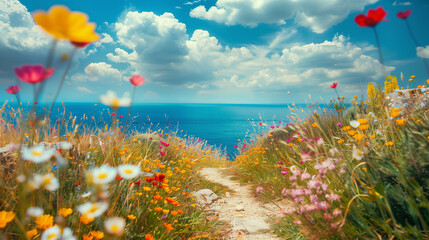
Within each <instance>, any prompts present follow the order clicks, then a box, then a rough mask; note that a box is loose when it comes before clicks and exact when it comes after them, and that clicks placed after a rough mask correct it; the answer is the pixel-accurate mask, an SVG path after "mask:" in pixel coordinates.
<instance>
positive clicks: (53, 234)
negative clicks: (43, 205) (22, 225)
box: [40, 226, 61, 240]
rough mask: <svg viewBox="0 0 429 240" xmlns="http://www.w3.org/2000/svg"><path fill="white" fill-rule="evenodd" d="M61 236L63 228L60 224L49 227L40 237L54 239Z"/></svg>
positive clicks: (44, 239)
mask: <svg viewBox="0 0 429 240" xmlns="http://www.w3.org/2000/svg"><path fill="white" fill-rule="evenodd" d="M60 238H61V229H60V227H58V226H55V227H49V228H47V229H46V230H45V231H44V232H43V233H42V236H41V237H40V239H43V240H48V239H49V240H52V239H55V240H56V239H60Z"/></svg>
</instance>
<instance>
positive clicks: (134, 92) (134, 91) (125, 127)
mask: <svg viewBox="0 0 429 240" xmlns="http://www.w3.org/2000/svg"><path fill="white" fill-rule="evenodd" d="M136 88H137V87H136V86H134V88H133V94H132V96H131V104H130V106H129V107H128V113H127V120H126V121H125V125H124V134H125V133H126V132H127V126H128V120H130V113H131V106H132V105H133V102H134V95H136Z"/></svg>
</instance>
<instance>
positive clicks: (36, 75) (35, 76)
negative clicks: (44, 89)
mask: <svg viewBox="0 0 429 240" xmlns="http://www.w3.org/2000/svg"><path fill="white" fill-rule="evenodd" d="M14 70H15V74H16V77H17V78H18V79H19V80H21V81H23V82H26V83H29V84H36V83H40V82H42V81H43V80H45V79H48V78H50V77H51V76H52V74H53V73H54V69H53V68H47V69H45V67H44V66H42V65H22V66H21V67H20V68H15V69H14Z"/></svg>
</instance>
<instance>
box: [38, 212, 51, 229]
mask: <svg viewBox="0 0 429 240" xmlns="http://www.w3.org/2000/svg"><path fill="white" fill-rule="evenodd" d="M35 223H36V225H37V228H40V229H43V230H46V229H48V228H50V227H52V226H53V225H54V217H52V216H51V215H49V214H44V215H40V216H38V217H37V218H36V221H35Z"/></svg>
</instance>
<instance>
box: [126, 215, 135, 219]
mask: <svg viewBox="0 0 429 240" xmlns="http://www.w3.org/2000/svg"><path fill="white" fill-rule="evenodd" d="M127 218H128V219H130V220H134V219H136V216H134V215H132V214H131V215H128V216H127Z"/></svg>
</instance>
